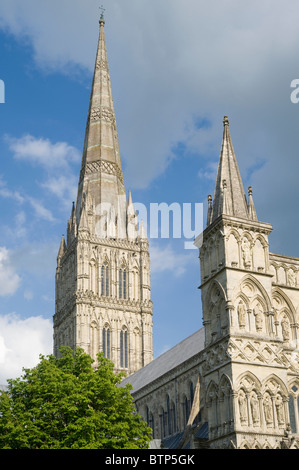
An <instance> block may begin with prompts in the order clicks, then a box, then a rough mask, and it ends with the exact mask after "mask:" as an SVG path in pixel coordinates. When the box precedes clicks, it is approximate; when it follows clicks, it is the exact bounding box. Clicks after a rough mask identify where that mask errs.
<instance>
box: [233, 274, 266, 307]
mask: <svg viewBox="0 0 299 470" xmlns="http://www.w3.org/2000/svg"><path fill="white" fill-rule="evenodd" d="M245 283H249V284H251V285H252V286H253V287H254V288H255V289H257V290H259V291H260V293H261V296H262V298H263V299H264V301H265V302H266V307H267V310H271V308H272V304H271V299H270V297H269V294H268V292H267V291H266V289H265V288H264V286H263V285H262V284H261V283H260V282H259V281H258V279H256V278H255V277H254V276H253V275H252V274H250V273H248V274H245V275H244V277H243V278H242V279H241V280H240V284H239V285H240V288H239V289H240V290H241V291H242V292H243V290H242V286H244V284H245Z"/></svg>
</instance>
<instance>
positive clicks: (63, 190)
mask: <svg viewBox="0 0 299 470" xmlns="http://www.w3.org/2000/svg"><path fill="white" fill-rule="evenodd" d="M77 185H78V177H77V176H75V175H74V174H71V172H69V173H68V175H60V176H58V177H57V176H56V177H54V176H53V177H50V178H49V179H48V180H47V181H46V182H45V183H42V184H41V186H42V187H43V188H44V189H47V190H48V191H50V192H51V193H52V194H54V195H55V196H56V197H58V198H59V199H60V200H61V201H62V203H63V204H64V205H65V206H66V207H67V208H69V205H70V204H69V203H70V201H75V200H76V194H77Z"/></svg>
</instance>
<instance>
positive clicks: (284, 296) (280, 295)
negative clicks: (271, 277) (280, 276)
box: [272, 286, 296, 321]
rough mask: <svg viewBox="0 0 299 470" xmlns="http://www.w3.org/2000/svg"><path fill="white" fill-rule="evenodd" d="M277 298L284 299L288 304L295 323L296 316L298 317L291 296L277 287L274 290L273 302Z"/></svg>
mask: <svg viewBox="0 0 299 470" xmlns="http://www.w3.org/2000/svg"><path fill="white" fill-rule="evenodd" d="M275 297H277V298H278V299H280V298H282V299H283V300H284V302H285V303H286V305H287V307H288V308H289V310H290V312H291V314H292V321H295V316H296V310H295V307H294V305H293V302H292V301H291V299H290V298H289V296H288V295H287V294H286V293H285V292H284V291H283V290H282V289H281V288H280V287H279V286H275V287H274V289H273V290H272V298H273V300H274V299H275Z"/></svg>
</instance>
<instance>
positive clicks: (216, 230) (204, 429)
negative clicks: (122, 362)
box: [124, 117, 299, 449]
mask: <svg viewBox="0 0 299 470" xmlns="http://www.w3.org/2000/svg"><path fill="white" fill-rule="evenodd" d="M208 201H209V209H208V217H207V227H206V229H205V230H204V232H203V234H201V235H200V236H199V237H198V240H197V241H196V242H195V243H197V242H200V250H199V257H200V267H201V285H200V288H201V296H202V309H203V318H202V319H203V329H202V330H200V331H199V332H198V333H197V334H198V335H199V336H198V337H197V340H196V341H197V347H195V348H194V349H193V354H192V355H191V357H187V356H186V354H181V361H179V363H178V364H176V365H175V367H173V368H172V369H171V370H169V371H167V372H164V371H163V370H162V373H161V374H160V376H159V377H156V378H155V380H153V381H152V382H151V383H148V384H146V385H145V386H144V387H142V384H140V380H138V376H141V375H142V371H138V372H137V373H136V374H134V375H133V376H132V377H129V378H128V379H125V381H124V383H126V382H127V381H128V382H130V383H132V385H133V391H132V393H133V396H134V399H135V401H136V406H137V408H138V410H139V411H140V412H141V414H142V415H143V416H144V418H145V419H148V417H149V416H150V421H149V422H150V423H151V424H152V423H154V427H153V429H154V438H156V439H161V440H162V441H163V442H164V445H166V446H167V445H170V444H171V445H175V446H176V447H184V445H186V443H188V442H189V443H190V445H191V447H202V446H208V447H210V448H221V449H223V448H250V449H252V448H270V449H274V448H299V348H298V336H299V329H298V328H299V316H298V307H299V285H298V271H299V269H298V268H299V259H298V258H291V257H287V256H283V255H278V254H273V253H271V252H269V240H268V237H269V234H270V233H271V231H272V226H271V225H270V224H268V223H263V222H259V221H258V219H257V216H256V211H255V207H254V203H253V198H252V188H251V187H250V188H249V190H248V197H247V198H246V197H245V193H244V189H243V184H242V180H241V177H240V173H239V170H238V165H237V161H236V157H235V153H234V149H233V146H232V142H231V137H230V132H229V122H228V119H227V117H225V118H224V133H223V141H222V147H221V153H220V159H219V166H218V174H217V179H216V186H215V192H214V201H213V202H212V197H211V196H209V198H208ZM203 333H204V341H201V340H200V334H203ZM195 337H196V335H195V336H194V338H195ZM188 341H190V339H189V340H188V339H186V340H185V342H182V343H181V349H182V351H184V343H186V344H187V343H188ZM174 353H175V349H172V350H170V351H169V352H168V353H166V355H167V354H168V358H171V357H172V355H173V354H174ZM164 360H165V361H166V360H167V359H166V358H165V359H164ZM155 362H156V365H155ZM148 367H151V368H152V369H153V370H154V369H155V367H156V369H159V358H158V359H155V360H154V361H153V362H152V363H151V364H150V365H149V366H148ZM152 375H153V376H155V374H154V373H153V372H152ZM190 384H192V389H194V387H195V384H197V386H196V388H195V392H194V394H190V392H188V391H189V386H190ZM188 393H189V395H188ZM185 397H187V401H188V400H189V403H190V405H191V404H192V407H191V406H190V405H189V407H188V408H187V407H185V408H184V402H185ZM168 403H170V407H169V406H168V405H167V404H168ZM163 407H164V408H163ZM162 408H163V410H162ZM184 410H187V411H188V413H189V415H188V417H186V415H184ZM163 416H164V421H163ZM173 416H175V418H174V417H173ZM161 417H162V418H161ZM165 422H166V425H165ZM174 423H175V426H174Z"/></svg>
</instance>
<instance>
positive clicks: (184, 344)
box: [121, 328, 204, 393]
mask: <svg viewBox="0 0 299 470" xmlns="http://www.w3.org/2000/svg"><path fill="white" fill-rule="evenodd" d="M203 349H204V329H203V328H201V329H200V330H198V331H196V332H195V333H193V334H192V335H191V336H188V338H186V339H184V340H183V341H181V342H180V343H178V344H177V345H176V346H174V347H173V348H171V349H169V350H168V351H166V352H165V353H163V354H161V356H159V357H157V358H156V359H154V360H153V361H152V362H150V363H149V364H147V365H146V366H145V367H142V369H139V370H138V371H137V372H135V374H132V375H130V376H129V377H126V378H125V379H124V380H123V381H122V382H121V386H125V385H126V384H127V383H130V384H131V385H132V386H133V390H132V393H134V392H136V391H137V390H140V389H141V388H143V387H144V386H146V385H148V384H149V383H151V382H153V381H154V380H156V379H158V378H159V377H161V376H162V375H164V374H166V373H167V372H169V371H170V370H172V369H174V368H175V367H177V366H179V365H180V364H182V363H183V362H185V361H187V360H188V359H190V358H191V357H193V356H195V355H196V354H198V353H199V352H200V351H202V350H203Z"/></svg>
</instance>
